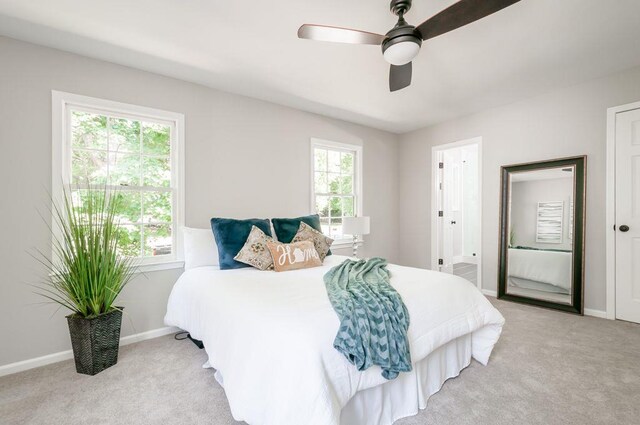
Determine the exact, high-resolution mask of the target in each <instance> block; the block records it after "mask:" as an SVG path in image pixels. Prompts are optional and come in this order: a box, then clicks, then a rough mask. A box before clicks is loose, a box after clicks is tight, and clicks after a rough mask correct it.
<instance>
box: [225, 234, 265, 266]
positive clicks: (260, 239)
mask: <svg viewBox="0 0 640 425" xmlns="http://www.w3.org/2000/svg"><path fill="white" fill-rule="evenodd" d="M268 242H273V238H272V237H271V236H268V235H267V234H266V233H264V232H263V231H262V230H260V229H259V228H258V227H256V226H252V227H251V232H250V233H249V237H248V238H247V241H246V242H245V243H244V246H243V247H242V248H241V249H240V252H238V255H236V256H235V257H233V259H234V260H236V261H240V262H241V263H244V264H248V265H250V266H253V267H255V268H256V269H260V270H273V257H271V252H270V251H269V249H268V248H267V243H268Z"/></svg>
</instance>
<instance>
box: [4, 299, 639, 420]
mask: <svg viewBox="0 0 640 425" xmlns="http://www.w3.org/2000/svg"><path fill="white" fill-rule="evenodd" d="M494 304H495V305H496V306H497V307H498V309H499V310H500V311H501V312H502V314H503V315H504V316H505V317H506V319H507V324H506V326H505V328H504V333H503V335H502V338H501V339H500V341H499V342H498V345H497V346H496V349H495V351H494V353H493V356H492V358H491V361H490V363H489V365H488V366H487V367H483V366H481V365H479V364H478V363H476V362H473V363H472V365H471V366H470V367H468V368H467V369H465V370H464V371H463V372H462V374H461V375H460V376H459V377H458V378H455V379H451V380H449V381H447V382H446V383H445V385H444V387H443V388H442V390H441V391H440V392H439V393H437V394H436V395H434V396H433V397H432V398H431V399H430V400H429V406H428V407H427V409H426V410H424V411H421V412H420V414H418V415H417V416H414V417H411V418H406V419H403V420H400V421H398V422H396V425H416V424H438V425H440V424H441V425H445V424H448V425H507V424H508V425H513V424H540V425H543V424H544V425H550V424H576V425H578V424H580V425H583V424H629V425H631V424H640V326H639V325H635V324H631V323H625V322H614V321H608V320H603V319H595V318H592V317H578V316H572V315H569V314H564V313H559V312H553V311H549V310H543V309H538V308H534V307H527V306H522V305H518V304H513V303H507V302H502V301H494ZM4 343H7V341H5V342H4ZM205 361H206V356H205V353H204V351H203V350H198V349H197V348H196V347H195V346H194V345H193V344H192V343H191V342H190V341H174V340H173V337H172V336H166V337H162V338H157V339H154V340H150V341H145V342H141V343H138V344H133V345H129V346H126V347H123V348H122V349H121V352H120V361H119V363H118V364H117V365H116V366H114V367H112V368H110V369H108V370H106V371H104V372H103V373H101V374H99V375H96V376H94V377H89V376H84V375H78V374H76V373H75V370H74V366H73V363H72V361H66V362H62V363H58V364H54V365H50V366H45V367H42V368H39V369H33V370H30V371H27V372H23V373H19V374H15V375H11V376H7V377H4V378H0V423H1V424H3V425H8V424H72V425H75V424H91V425H97V424H161V425H172V424H178V425H180V424H211V425H227V424H236V423H237V422H235V421H234V420H233V418H232V416H231V413H230V411H229V405H228V403H227V399H226V397H225V394H224V390H223V389H222V388H221V387H220V386H219V385H218V384H217V383H216V381H215V380H214V378H213V371H212V370H205V369H202V368H201V366H202V364H203V363H204V362H205ZM263 385H264V387H265V391H269V387H268V383H264V384H263ZM300 425H305V424H300Z"/></svg>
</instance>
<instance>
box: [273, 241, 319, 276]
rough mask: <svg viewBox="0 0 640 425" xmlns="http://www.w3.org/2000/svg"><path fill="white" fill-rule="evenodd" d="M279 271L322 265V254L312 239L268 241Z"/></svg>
mask: <svg viewBox="0 0 640 425" xmlns="http://www.w3.org/2000/svg"><path fill="white" fill-rule="evenodd" d="M267 248H269V251H270V252H271V257H272V258H273V268H274V269H275V271H277V272H286V271H288V270H298V269H307V268H311V267H318V266H321V265H322V260H320V255H318V251H316V248H315V247H314V246H313V242H311V241H301V242H292V243H279V242H271V241H269V242H267Z"/></svg>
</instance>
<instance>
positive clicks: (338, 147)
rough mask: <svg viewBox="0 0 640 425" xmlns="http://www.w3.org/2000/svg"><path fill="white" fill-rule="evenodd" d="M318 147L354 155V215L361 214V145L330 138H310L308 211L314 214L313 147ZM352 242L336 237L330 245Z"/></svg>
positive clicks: (343, 244) (346, 244) (351, 239)
mask: <svg viewBox="0 0 640 425" xmlns="http://www.w3.org/2000/svg"><path fill="white" fill-rule="evenodd" d="M316 148H319V149H329V150H334V151H342V152H350V153H353V154H354V155H355V161H354V164H353V166H354V170H353V177H354V181H353V188H354V196H355V202H354V208H355V211H354V215H356V216H363V215H364V213H363V210H362V194H363V190H362V180H363V179H362V176H363V168H362V162H363V161H362V151H363V149H362V146H361V145H354V144H350V143H341V142H334V141H331V140H324V139H317V138H311V149H310V151H311V154H310V158H311V174H310V175H311V179H310V180H311V196H310V200H311V206H310V211H311V214H316V213H317V211H316V190H315V183H316V179H315V171H316V170H315V164H316V162H315V149H316ZM358 242H359V243H360V244H361V243H362V240H361V239H360V240H359V241H358ZM352 244H353V238H351V237H348V238H342V239H337V240H335V241H333V244H332V246H349V245H352Z"/></svg>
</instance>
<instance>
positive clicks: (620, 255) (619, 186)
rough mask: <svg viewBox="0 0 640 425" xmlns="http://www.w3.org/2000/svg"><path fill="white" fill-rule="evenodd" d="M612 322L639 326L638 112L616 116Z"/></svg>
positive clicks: (639, 199) (639, 197) (639, 168)
mask: <svg viewBox="0 0 640 425" xmlns="http://www.w3.org/2000/svg"><path fill="white" fill-rule="evenodd" d="M615 178H616V318H617V319H621V320H628V321H631V322H638V323H640V109H636V110H633V111H628V112H623V113H619V114H617V115H616V177H615Z"/></svg>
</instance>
